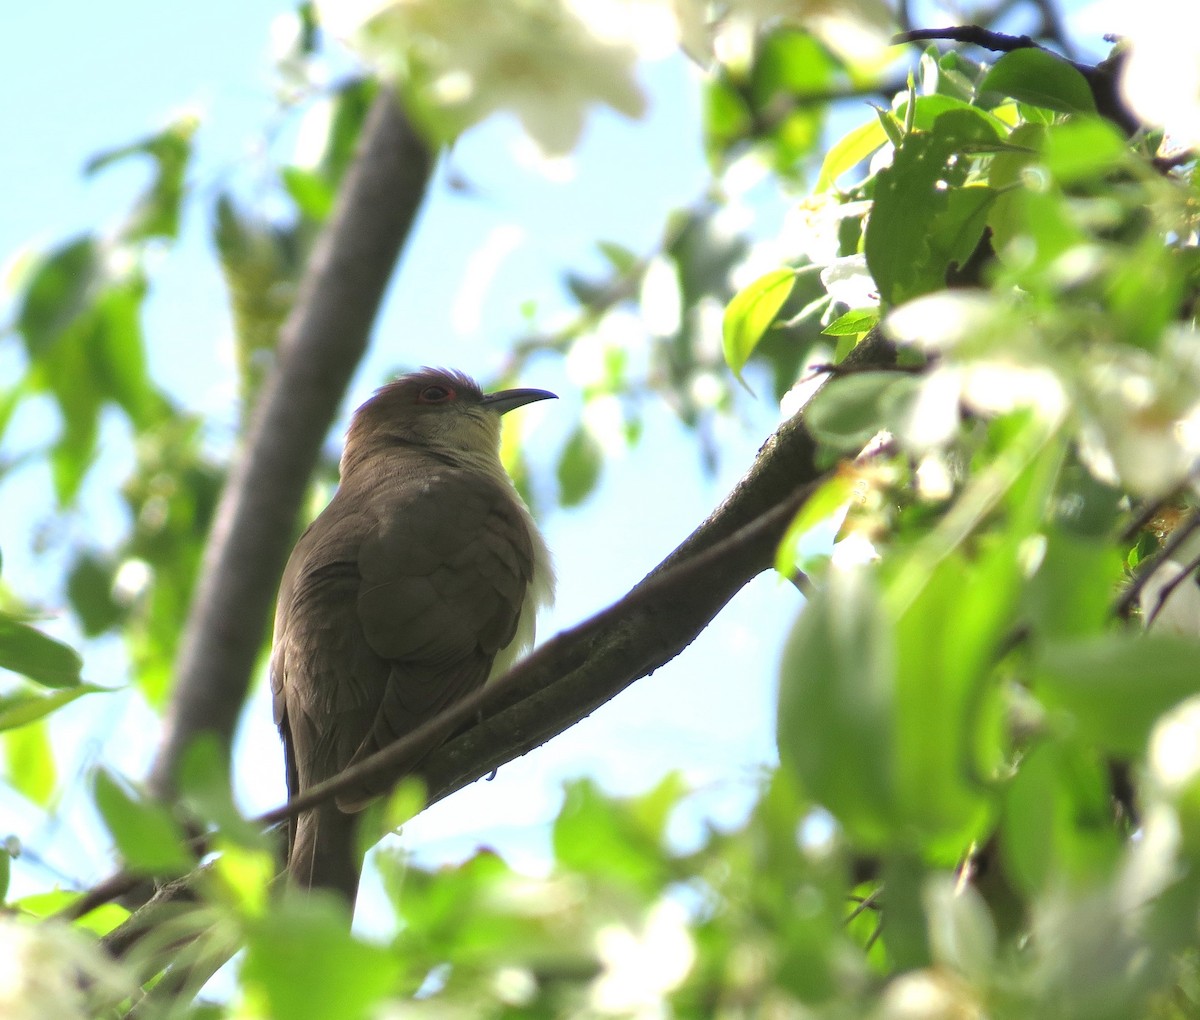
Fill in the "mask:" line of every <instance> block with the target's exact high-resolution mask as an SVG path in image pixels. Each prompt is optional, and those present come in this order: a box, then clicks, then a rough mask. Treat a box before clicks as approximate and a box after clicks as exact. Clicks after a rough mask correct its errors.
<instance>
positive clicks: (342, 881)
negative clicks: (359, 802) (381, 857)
mask: <svg viewBox="0 0 1200 1020" xmlns="http://www.w3.org/2000/svg"><path fill="white" fill-rule="evenodd" d="M359 817H360V816H359V815H357V814H347V813H346V812H344V811H339V810H338V808H337V806H336V805H334V804H326V805H323V806H322V807H319V808H316V809H315V810H313V811H306V812H305V813H304V814H302V815H301V816H300V818H299V820H298V821H297V822H296V836H295V839H294V840H292V846H291V850H290V851H289V853H288V873H289V877H290V880H291V882H292V883H293V884H295V885H297V886H300V887H301V888H304V889H332V890H333V891H334V892H336V893H338V894H339V895H340V896H341V897H343V898H344V899H345V900H346V902H347V903H348V904H349V905H350V908H351V910H353V909H354V898H355V896H357V895H358V879H359V875H360V873H361V872H362V852H361V851H360V849H359V843H358V819H359Z"/></svg>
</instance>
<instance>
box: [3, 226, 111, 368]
mask: <svg viewBox="0 0 1200 1020" xmlns="http://www.w3.org/2000/svg"><path fill="white" fill-rule="evenodd" d="M103 275H104V274H103V266H102V260H101V257H100V247H99V245H98V244H97V243H96V240H95V238H93V237H91V236H84V237H80V238H76V239H75V240H73V241H69V242H67V243H66V244H64V245H62V246H61V247H59V248H57V249H56V250H55V251H53V252H50V253H49V254H47V255H46V256H45V257H44V258H42V259H41V260H40V261H39V262H38V264H37V267H36V268H35V269H34V271H33V275H32V276H31V278H30V280H29V283H28V284H27V285H26V287H25V293H24V294H23V295H22V298H21V303H20V308H19V310H18V312H17V329H18V330H19V331H20V333H21V336H22V337H23V338H24V340H25V349H26V350H27V351H28V352H29V356H30V358H32V359H35V360H36V359H37V358H39V357H40V356H41V355H42V354H44V353H45V351H46V350H47V349H48V348H49V347H50V346H52V345H53V344H54V343H55V342H56V341H57V340H58V339H59V337H60V336H62V334H63V333H64V332H65V331H66V330H67V329H68V328H69V327H70V326H71V324H72V323H73V322H75V320H76V319H77V318H78V317H79V316H80V315H82V314H83V312H84V311H85V310H86V309H87V308H88V307H89V306H90V305H91V302H92V296H93V293H94V291H95V288H96V287H97V286H98V285H99V283H100V281H101V280H102V279H103Z"/></svg>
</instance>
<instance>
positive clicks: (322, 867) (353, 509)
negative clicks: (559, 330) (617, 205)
mask: <svg viewBox="0 0 1200 1020" xmlns="http://www.w3.org/2000/svg"><path fill="white" fill-rule="evenodd" d="M552 396H554V394H552V393H547V392H546V391H544V390H506V391H501V392H499V393H494V394H488V395H485V394H483V393H481V391H480V389H479V387H478V386H477V385H476V384H475V383H474V382H472V381H471V380H470V379H468V378H467V377H466V376H464V375H461V374H460V373H455V372H446V371H442V370H434V369H424V370H422V371H420V372H417V373H414V374H412V375H408V376H404V377H403V378H401V379H399V380H397V381H396V382H394V383H391V384H390V385H388V386H385V387H383V388H382V389H380V390H379V391H378V392H377V393H376V394H375V396H374V397H372V398H371V399H370V400H368V401H367V402H366V403H365V404H363V406H362V407H360V408H359V409H358V411H356V412H355V414H354V418H353V421H352V422H351V425H350V430H349V432H348V433H347V436H346V446H345V450H344V452H343V454H342V462H341V482H340V484H339V487H338V490H337V493H336V494H335V495H334V497H333V499H332V501H331V502H330V503H329V506H327V507H326V508H325V510H324V512H323V513H322V514H321V515H320V516H319V517H318V518H317V519H316V520H315V521H313V523H312V525H311V526H310V527H309V528H308V530H307V531H306V532H305V533H304V534H303V535H302V536H301V538H300V541H299V542H298V543H297V544H296V548H295V549H294V550H293V552H292V555H291V558H290V559H289V560H288V564H287V568H286V569H285V570H284V574H283V580H282V582H281V584H280V590H279V601H278V607H277V609H276V615H275V639H274V646H273V649H272V653H271V690H272V694H273V696H274V708H275V721H276V723H278V725H279V731H280V735H281V736H282V738H283V744H284V752H285V757H286V759H287V782H288V793H289V795H290V796H295V795H296V794H298V793H301V792H303V791H305V790H307V789H309V788H310V787H312V786H314V785H316V784H317V783H320V782H322V781H324V780H326V779H329V778H331V777H332V776H335V775H337V774H338V773H339V772H341V771H342V770H343V769H345V768H346V767H347V766H348V765H350V764H353V763H356V762H358V761H360V760H362V759H363V758H365V757H367V756H368V755H370V754H371V753H372V752H374V751H377V750H379V749H380V748H382V747H385V746H386V745H387V744H389V743H391V742H392V741H394V740H397V739H399V738H400V737H403V736H404V735H405V734H407V733H410V732H411V731H413V730H414V729H416V728H417V727H418V726H420V725H421V724H422V723H423V722H425V721H426V720H427V719H430V718H432V717H433V716H435V715H436V714H437V713H438V712H439V711H441V710H442V709H443V708H445V707H446V706H447V705H449V704H451V703H453V702H454V701H456V700H458V699H459V698H462V697H464V696H465V695H467V694H469V693H470V692H472V691H474V690H476V689H477V688H478V687H480V686H481V685H482V684H483V683H484V682H485V681H486V680H487V679H488V678H489V676H492V675H494V674H496V673H498V672H500V671H502V670H503V669H504V668H507V666H508V665H510V664H511V662H512V660H513V659H514V658H515V656H516V654H517V653H518V652H519V651H520V650H521V649H522V648H523V647H525V646H527V645H528V644H529V643H530V642H531V641H532V639H533V622H534V615H535V613H536V610H537V607H538V605H540V604H544V603H547V602H549V600H550V598H551V594H552V589H553V575H552V572H551V568H550V563H549V555H548V553H547V552H546V548H545V544H544V543H543V541H542V539H541V536H540V535H539V533H538V531H537V529H536V527H535V526H534V524H533V520H532V518H531V517H530V516H529V512H528V510H526V508H525V505H524V504H523V503H522V502H521V500H520V497H518V496H517V493H516V490H515V489H514V488H513V486H512V483H511V481H510V480H509V478H508V476H507V474H505V472H504V469H503V467H502V466H501V464H500V458H499V441H500V416H501V415H502V414H504V413H505V412H506V411H509V410H512V409H513V408H516V407H520V406H522V405H523V404H527V403H529V402H531V401H534V400H542V399H545V398H547V397H552ZM427 750H432V748H429V749H427ZM382 792H383V790H381V789H376V788H363V789H362V790H361V791H358V792H356V793H354V794H351V795H350V796H347V797H343V798H341V799H339V801H338V803H336V804H334V803H330V804H327V805H324V806H323V807H321V808H318V809H316V810H314V811H309V812H306V813H304V814H302V815H301V816H300V817H299V819H297V820H296V821H295V822H294V823H293V824H292V827H291V829H290V831H289V834H288V870H289V872H290V874H291V879H292V881H293V882H295V883H297V884H299V885H303V886H309V887H324V888H330V889H333V890H335V891H338V892H340V893H341V894H342V895H344V896H345V897H346V898H347V899H348V900H349V901H351V902H353V900H354V896H355V894H356V892H357V889H358V877H359V871H360V870H361V865H362V853H361V848H360V847H359V845H358V834H357V825H356V819H357V815H356V814H355V813H354V812H356V811H357V810H359V809H360V808H362V807H363V806H365V805H366V804H367V803H368V802H369V801H370V800H371V799H372V797H373V796H376V795H378V794H379V793H382Z"/></svg>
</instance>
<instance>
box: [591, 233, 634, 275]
mask: <svg viewBox="0 0 1200 1020" xmlns="http://www.w3.org/2000/svg"><path fill="white" fill-rule="evenodd" d="M596 248H597V249H599V251H600V254H601V255H603V256H604V257H605V259H607V261H608V264H609V265H610V266H612V267H613V269H614V270H616V272H617V273H619V274H620V275H621V276H628V275H629V274H630V273H632V272H633V271H634V269H636V268H637V265H638V262H639V261H640V260H639V259H638V257H637V256H636V255H635V254H634V253H633V252H631V251H630V250H629V249H628V248H626V247H624V246H623V245H619V244H616V243H615V242H613V241H597V242H596Z"/></svg>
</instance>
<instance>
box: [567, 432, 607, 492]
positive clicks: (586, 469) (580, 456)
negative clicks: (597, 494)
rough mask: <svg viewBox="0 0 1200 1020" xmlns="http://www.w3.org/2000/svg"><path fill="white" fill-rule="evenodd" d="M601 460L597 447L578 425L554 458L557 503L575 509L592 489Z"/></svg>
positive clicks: (599, 469)
mask: <svg viewBox="0 0 1200 1020" xmlns="http://www.w3.org/2000/svg"><path fill="white" fill-rule="evenodd" d="M603 467H604V457H603V454H602V453H601V450H600V444H599V443H597V442H596V440H595V439H593V438H592V436H591V433H590V432H588V430H587V429H585V428H583V427H582V426H581V427H579V428H577V429H576V430H575V431H574V432H572V433H571V437H570V438H569V439H568V440H567V445H566V446H564V447H563V451H562V453H561V454H560V455H559V458H558V468H557V475H558V502H559V504H560V505H562V506H564V507H570V506H578V505H579V504H580V503H582V502H583V501H584V500H585V499H587V497H588V496H589V495H591V492H592V490H593V489H594V488H595V487H596V482H597V481H599V479H600V471H601V469H602V468H603Z"/></svg>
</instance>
